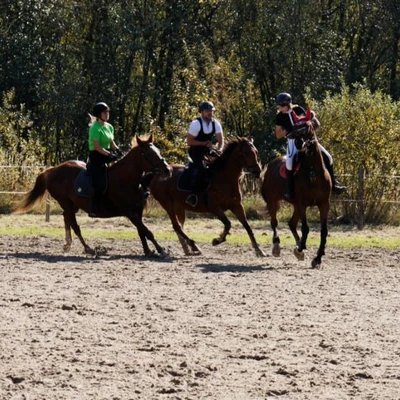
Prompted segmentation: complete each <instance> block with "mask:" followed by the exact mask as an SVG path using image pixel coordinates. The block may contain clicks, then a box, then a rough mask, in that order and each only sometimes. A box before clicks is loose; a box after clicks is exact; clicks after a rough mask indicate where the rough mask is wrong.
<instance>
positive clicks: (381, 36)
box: [0, 0, 400, 220]
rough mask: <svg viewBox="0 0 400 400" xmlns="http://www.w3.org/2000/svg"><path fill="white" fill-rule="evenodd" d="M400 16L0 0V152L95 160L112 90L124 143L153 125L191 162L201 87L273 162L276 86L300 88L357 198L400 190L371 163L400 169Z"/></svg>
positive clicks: (368, 8) (185, 1)
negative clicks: (91, 149)
mask: <svg viewBox="0 0 400 400" xmlns="http://www.w3.org/2000/svg"><path fill="white" fill-rule="evenodd" d="M399 20H400V8H399V7H398V4H397V0H375V1H368V0H367V1H360V0H290V1H289V0H280V1H275V0H271V1H265V0H248V1H245V2H243V1H237V0H229V1H228V0H196V1H195V0H171V1H164V0H119V1H116V0H107V1H106V0H97V1H93V0H62V1H61V0H35V1H31V0H0V94H1V99H0V164H7V165H10V164H12V165H19V166H20V165H26V164H41V165H46V164H57V163H59V162H61V161H64V160H66V159H71V158H80V159H85V158H86V156H87V124H88V120H89V118H88V112H90V111H91V109H92V106H93V104H94V103H95V102H97V101H100V100H102V101H105V102H107V103H108V104H109V105H110V106H111V108H112V115H111V122H112V123H113V125H114V126H115V128H116V139H117V142H118V143H120V144H121V145H122V147H124V146H125V147H128V146H129V144H130V141H131V138H132V136H133V135H135V134H147V133H149V132H154V133H156V138H157V141H158V144H159V146H160V147H161V148H162V150H163V152H164V154H165V155H166V157H167V158H168V160H170V161H171V162H175V161H179V162H183V161H184V159H185V150H186V146H185V137H186V129H187V126H188V124H189V122H190V120H191V119H192V118H194V117H196V116H197V104H198V103H199V102H200V101H201V100H203V99H210V100H212V101H213V102H214V103H215V105H216V107H217V114H216V116H217V117H218V118H219V119H220V120H221V121H222V123H223V127H224V129H225V132H226V135H227V136H228V137H229V136H231V135H240V136H252V137H254V139H255V143H256V146H257V147H258V149H259V151H260V158H261V160H262V163H263V164H265V163H266V162H268V161H269V160H270V159H271V158H273V157H274V156H275V155H276V154H277V153H278V152H280V151H282V149H283V148H284V145H285V143H284V142H283V141H282V142H278V141H277V140H275V138H274V136H273V134H272V128H273V125H274V115H275V107H274V105H273V98H274V97H275V96H276V94H277V93H279V92H280V91H288V92H290V93H292V95H293V97H294V99H295V101H296V102H298V103H301V104H307V105H310V106H312V107H313V108H314V109H316V110H317V113H318V116H319V117H320V120H321V123H322V126H323V128H322V130H321V133H320V137H321V140H322V142H323V144H324V145H326V146H327V147H328V148H329V149H330V150H331V152H332V154H333V155H334V158H335V161H336V169H337V171H338V172H339V173H341V174H348V175H351V176H350V177H349V178H346V183H347V184H348V185H350V192H351V196H352V198H354V196H362V198H363V199H364V198H366V199H367V200H369V201H370V202H371V203H370V204H376V201H377V199H380V200H382V201H385V199H386V200H387V199H390V200H395V199H397V197H396V196H398V181H395V182H396V183H395V184H394V185H393V181H392V182H391V184H390V185H389V184H388V182H387V181H384V180H382V179H380V178H375V180H370V181H365V182H368V183H367V184H366V185H364V184H362V193H361V188H360V186H361V184H360V182H361V181H363V180H362V179H361V178H360V176H361V175H363V174H364V175H368V176H372V175H374V176H375V175H376V176H378V175H385V176H386V175H398V174H399V161H398V158H399V157H398V154H399V138H400V133H399V132H400V128H399V116H400V106H399V103H398V99H399V96H400V77H399V68H400V63H399V60H400V56H399V38H400V24H399V23H398V21H399ZM389 186H390V190H389ZM366 194H367V196H366ZM354 204H355V205H354ZM385 204H387V203H385ZM352 207H353V208H352ZM356 207H358V206H357V203H352V204H349V205H348V206H347V205H346V204H345V206H344V208H345V211H346V214H349V215H354V214H355V213H358V212H361V213H362V214H364V213H365V214H368V213H369V211H368V204H365V203H363V209H362V210H361V211H360V210H359V209H357V210H356V209H355V208H356ZM384 208H385V207H379V208H378V210H377V211H379V212H384ZM368 215H369V214H368ZM370 217H371V218H372V219H378V220H379V219H380V218H381V217H380V216H379V215H377V213H375V212H373V213H372V214H371V215H370Z"/></svg>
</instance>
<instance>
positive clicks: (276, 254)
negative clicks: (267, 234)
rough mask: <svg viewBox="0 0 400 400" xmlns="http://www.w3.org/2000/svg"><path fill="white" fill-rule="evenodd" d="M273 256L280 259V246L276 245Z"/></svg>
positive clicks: (273, 248)
mask: <svg viewBox="0 0 400 400" xmlns="http://www.w3.org/2000/svg"><path fill="white" fill-rule="evenodd" d="M272 255H273V256H274V257H280V255H281V248H280V246H279V244H274V245H273V247H272Z"/></svg>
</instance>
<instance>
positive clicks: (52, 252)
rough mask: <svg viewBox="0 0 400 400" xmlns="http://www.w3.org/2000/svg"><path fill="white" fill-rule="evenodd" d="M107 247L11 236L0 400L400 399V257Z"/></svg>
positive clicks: (3, 262) (1, 267)
mask: <svg viewBox="0 0 400 400" xmlns="http://www.w3.org/2000/svg"><path fill="white" fill-rule="evenodd" d="M59 218H61V217H59ZM58 223H59V224H60V225H61V224H62V222H61V220H58ZM84 229H85V227H84V225H82V230H83V232H84ZM219 230H220V227H219V226H217V227H216V228H215V232H216V233H219ZM88 242H89V243H90V244H92V243H93V240H89V241H88ZM97 244H98V245H101V246H104V247H105V248H107V249H108V253H107V255H105V256H101V257H98V258H94V257H91V256H86V255H84V254H82V247H81V246H80V244H79V242H78V241H77V240H76V239H75V238H74V243H73V246H72V250H71V252H70V253H69V254H63V253H62V245H63V237H59V238H56V239H54V238H50V237H45V236H33V235H32V236H27V237H18V236H3V237H2V238H1V243H0V271H1V280H0V318H1V326H0V399H2V400H3V399H29V400H33V399H35V400H36V399H43V400H44V399H46V400H48V399H68V400H69V399H77V400H78V399H79V400H84V399H96V400H100V399H114V400H116V399H121V400H122V399H124V400H125V399H146V400H148V399H193V400H198V399H212V400H213V399H215V400H225V399H244V400H246V399H276V398H279V399H282V400H283V399H318V400H319V399H324V400H327V399H332V400H340V399H363V400H365V399H371V400H372V399H377V400H378V399H379V400H382V399H393V400H395V399H399V398H400V344H399V343H400V342H399V338H400V312H399V304H400V290H399V282H400V249H398V250H394V251H393V250H391V251H387V250H383V249H382V250H377V249H366V248H363V249H351V250H349V249H346V250H343V249H340V248H332V247H329V242H328V248H327V255H326V257H325V258H324V264H323V268H322V269H320V270H312V269H310V260H311V256H312V254H314V252H315V248H313V247H311V248H310V249H309V255H308V256H307V260H306V261H305V262H299V261H297V260H296V259H295V258H294V256H293V255H292V249H291V248H288V247H285V248H284V249H283V253H282V257H281V258H279V259H277V258H273V257H272V256H271V255H268V256H267V257H265V258H262V259H260V258H257V257H256V256H255V255H254V253H253V251H252V250H251V248H250V245H246V246H238V245H232V244H229V243H224V244H222V245H221V246H220V247H217V248H216V247H212V246H211V245H207V244H206V245H202V246H201V247H202V249H203V251H204V255H202V256H198V257H185V256H184V255H183V252H182V250H181V248H180V246H179V244H178V242H172V241H171V242H168V243H162V244H163V245H166V246H167V248H168V250H169V251H170V253H171V254H172V257H171V258H170V259H167V260H161V259H157V258H156V259H150V258H145V257H144V256H143V255H142V251H141V246H140V243H139V241H138V240H134V241H132V240H122V239H119V240H114V239H102V240H99V241H97ZM264 250H266V251H267V252H268V253H270V249H269V248H266V247H265V246H264Z"/></svg>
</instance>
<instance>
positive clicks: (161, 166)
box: [139, 143, 168, 174]
mask: <svg viewBox="0 0 400 400" xmlns="http://www.w3.org/2000/svg"><path fill="white" fill-rule="evenodd" d="M154 149H157V148H156V147H155V146H154V145H153V143H149V144H145V145H139V152H140V155H141V156H142V158H143V159H144V160H145V161H147V162H148V163H149V164H150V165H151V167H152V170H151V172H153V173H155V174H159V173H160V172H161V171H162V170H165V169H166V167H168V164H167V162H166V161H165V158H163V157H161V155H160V154H159V152H158V149H157V150H154ZM150 153H151V154H152V155H153V156H150V155H149V154H150ZM154 156H156V157H157V161H156V162H154Z"/></svg>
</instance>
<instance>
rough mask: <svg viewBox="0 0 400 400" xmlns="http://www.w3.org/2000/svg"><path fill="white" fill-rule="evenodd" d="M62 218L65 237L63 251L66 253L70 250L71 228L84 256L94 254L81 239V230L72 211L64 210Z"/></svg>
mask: <svg viewBox="0 0 400 400" xmlns="http://www.w3.org/2000/svg"><path fill="white" fill-rule="evenodd" d="M63 217H64V226H65V237H66V243H65V245H64V251H65V252H68V251H69V250H70V248H71V243H72V237H71V228H72V229H73V231H74V233H75V235H76V236H78V238H79V240H80V242H81V243H82V246H83V248H84V252H85V254H91V255H94V254H96V251H95V250H93V249H92V248H91V247H89V246H88V245H87V244H86V242H85V240H84V239H83V236H82V233H81V228H80V227H79V225H78V222H77V221H76V216H75V212H74V210H71V211H66V210H64V212H63Z"/></svg>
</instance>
